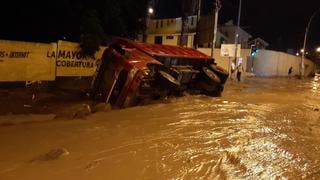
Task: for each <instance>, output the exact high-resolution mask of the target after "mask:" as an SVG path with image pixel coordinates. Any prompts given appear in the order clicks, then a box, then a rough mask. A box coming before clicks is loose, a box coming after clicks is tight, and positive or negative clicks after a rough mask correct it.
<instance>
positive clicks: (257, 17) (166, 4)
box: [0, 0, 320, 50]
mask: <svg viewBox="0 0 320 180" xmlns="http://www.w3.org/2000/svg"><path fill="white" fill-rule="evenodd" d="M120 1H121V0H120ZM202 1H203V6H202V13H203V14H208V13H211V12H210V11H211V9H212V4H213V0H202ZM221 1H222V9H221V11H220V18H219V23H224V22H226V21H228V20H229V19H233V20H234V21H235V22H236V17H237V10H238V3H239V0H221ZM242 7H243V9H242V16H241V26H242V27H243V28H244V29H245V30H246V31H248V32H249V33H251V34H252V35H253V36H254V37H261V38H262V39H264V40H266V41H267V42H269V43H270V45H271V46H270V48H271V49H276V50H286V49H288V48H292V49H299V48H300V47H302V42H303V36H304V31H305V27H306V25H307V22H308V20H309V18H310V17H311V15H312V13H313V12H314V11H315V10H317V9H319V8H320V0H305V1H301V0H300V1H297V0H243V6H242ZM0 8H1V11H0V23H1V26H0V27H1V28H0V39H14V40H27V41H40V42H50V41H55V40H57V39H61V38H62V37H64V36H65V37H67V39H70V40H77V37H78V36H79V22H78V21H79V19H77V18H76V17H73V12H75V11H76V9H77V7H72V0H65V1H62V0H57V1H17V0H11V1H1V7H0ZM155 10H156V12H155V13H156V15H157V16H158V17H178V16H181V0H159V4H158V6H157V7H155ZM133 13H134V12H133ZM66 14H68V16H65V15H66ZM308 45H309V47H310V48H311V47H312V48H313V47H314V46H320V13H319V15H318V16H316V18H315V19H314V21H313V23H312V25H311V29H310V34H309V39H308Z"/></svg>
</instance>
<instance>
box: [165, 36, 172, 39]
mask: <svg viewBox="0 0 320 180" xmlns="http://www.w3.org/2000/svg"><path fill="white" fill-rule="evenodd" d="M166 39H174V37H173V36H166Z"/></svg>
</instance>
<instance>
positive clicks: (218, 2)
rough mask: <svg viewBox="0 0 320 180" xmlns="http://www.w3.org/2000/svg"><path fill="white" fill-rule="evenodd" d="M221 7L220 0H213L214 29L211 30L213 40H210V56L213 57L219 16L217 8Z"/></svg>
mask: <svg viewBox="0 0 320 180" xmlns="http://www.w3.org/2000/svg"><path fill="white" fill-rule="evenodd" d="M220 8H221V2H220V0H215V5H214V9H213V12H214V30H213V40H212V46H211V57H213V54H214V48H215V46H216V41H217V31H218V17H219V10H220Z"/></svg>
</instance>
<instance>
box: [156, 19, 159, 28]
mask: <svg viewBox="0 0 320 180" xmlns="http://www.w3.org/2000/svg"><path fill="white" fill-rule="evenodd" d="M158 27H159V21H156V29H158Z"/></svg>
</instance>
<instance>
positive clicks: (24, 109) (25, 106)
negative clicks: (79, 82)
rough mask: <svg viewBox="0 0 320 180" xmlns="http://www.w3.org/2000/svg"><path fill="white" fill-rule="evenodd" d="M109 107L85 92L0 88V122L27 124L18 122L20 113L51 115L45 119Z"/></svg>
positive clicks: (73, 116)
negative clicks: (92, 98) (93, 99)
mask: <svg viewBox="0 0 320 180" xmlns="http://www.w3.org/2000/svg"><path fill="white" fill-rule="evenodd" d="M109 108H110V107H109V106H108V105H105V104H98V103H97V102H95V101H92V100H91V98H90V97H89V96H88V94H87V93H84V92H79V91H70V90H69V91H68V90H61V89H52V88H48V87H24V86H21V85H18V86H9V87H8V86H6V87H3V86H2V87H0V116H1V117H2V118H0V125H12V124H16V123H17V122H20V123H30V122H29V121H23V120H19V121H18V119H21V118H19V115H26V114H30V115H37V118H35V119H39V115H50V118H48V116H46V118H42V119H46V120H48V119H81V118H85V117H86V116H87V115H89V114H91V113H93V112H97V111H105V110H108V109H109ZM14 119H15V120H14ZM40 119H41V118H40ZM35 121H37V120H35ZM39 121H40V120H39Z"/></svg>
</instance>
